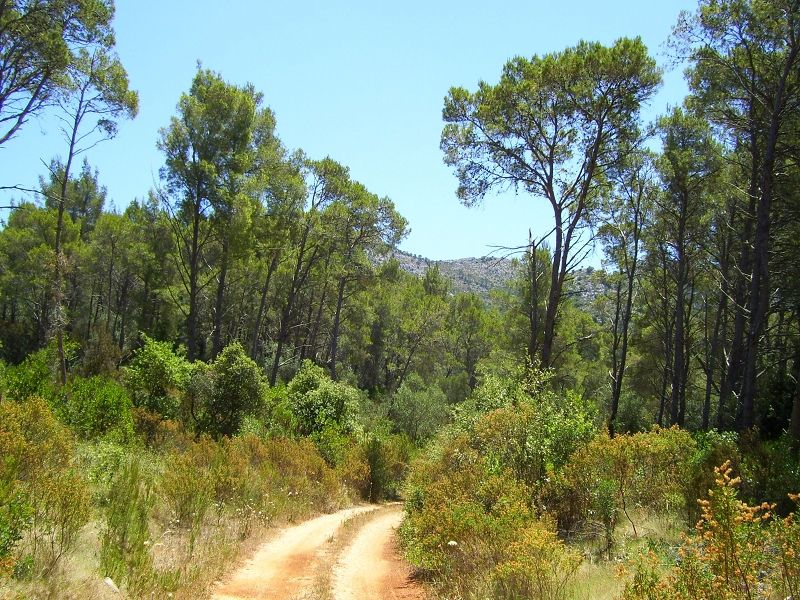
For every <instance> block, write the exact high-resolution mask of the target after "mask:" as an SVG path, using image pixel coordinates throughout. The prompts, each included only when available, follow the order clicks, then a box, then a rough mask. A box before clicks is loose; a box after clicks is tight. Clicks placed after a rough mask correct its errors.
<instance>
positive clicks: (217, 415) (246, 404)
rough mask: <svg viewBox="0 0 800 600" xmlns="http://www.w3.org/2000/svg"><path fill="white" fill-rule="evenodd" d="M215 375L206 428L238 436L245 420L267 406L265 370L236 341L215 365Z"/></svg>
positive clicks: (223, 352) (206, 409) (205, 423)
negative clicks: (263, 374) (263, 376)
mask: <svg viewBox="0 0 800 600" xmlns="http://www.w3.org/2000/svg"><path fill="white" fill-rule="evenodd" d="M211 378H212V387H211V393H210V395H209V396H208V401H207V403H206V405H205V407H204V408H205V411H204V412H205V417H204V419H203V426H204V430H205V431H207V432H208V433H210V434H211V435H214V436H219V435H227V436H230V435H234V434H235V433H236V432H238V431H239V428H240V427H241V424H242V419H243V418H244V417H245V416H246V415H252V414H253V413H255V412H256V411H257V410H258V409H260V408H261V407H262V405H263V404H262V403H263V395H264V382H263V378H262V376H261V370H260V369H259V368H258V365H256V363H255V362H253V360H252V359H250V357H249V356H247V353H245V351H244V348H243V347H242V345H241V344H240V343H239V342H234V343H232V344H230V345H228V346H226V347H225V349H224V350H223V351H222V352H221V353H220V355H219V356H218V357H217V358H216V360H215V361H214V362H213V363H212V364H211Z"/></svg>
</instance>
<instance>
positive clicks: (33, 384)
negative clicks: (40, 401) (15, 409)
mask: <svg viewBox="0 0 800 600" xmlns="http://www.w3.org/2000/svg"><path fill="white" fill-rule="evenodd" d="M55 364H56V355H55V347H53V346H48V347H47V348H43V349H41V350H39V351H38V352H34V353H33V354H29V355H28V356H27V357H26V358H25V360H24V361H22V362H21V363H20V364H18V365H15V366H7V367H6V368H5V387H6V396H7V397H8V398H9V399H10V400H18V401H21V400H26V399H27V398H29V397H30V396H39V397H40V398H44V399H45V400H47V401H48V402H49V403H50V404H51V405H53V404H55V402H54V401H55V399H56V398H57V397H58V387H57V386H56V375H55Z"/></svg>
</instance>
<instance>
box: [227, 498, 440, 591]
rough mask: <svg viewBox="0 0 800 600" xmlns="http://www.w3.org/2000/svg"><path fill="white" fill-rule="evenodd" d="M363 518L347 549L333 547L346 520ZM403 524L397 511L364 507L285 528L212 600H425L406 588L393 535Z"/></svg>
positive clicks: (408, 583) (408, 585) (405, 571)
mask: <svg viewBox="0 0 800 600" xmlns="http://www.w3.org/2000/svg"><path fill="white" fill-rule="evenodd" d="M364 513H370V514H369V515H367V516H364V517H361V518H360V519H357V520H356V521H354V524H356V523H357V525H358V526H359V529H358V530H357V531H355V532H349V533H350V535H348V536H347V543H344V544H336V543H333V542H334V541H335V538H336V535H337V533H338V532H340V531H341V530H342V525H343V524H344V523H345V522H346V521H347V520H348V519H351V518H353V517H355V516H357V515H362V514H364ZM402 518H403V514H402V509H401V507H400V506H399V505H395V506H389V507H385V508H378V507H374V506H365V507H358V508H351V509H347V510H343V511H339V512H337V513H334V514H331V515H323V516H321V517H317V518H316V519H311V520H310V521H306V522H304V523H301V524H299V525H295V526H293V527H289V528H286V529H284V530H283V531H281V532H279V533H278V535H276V536H275V538H273V539H272V540H271V541H270V542H267V543H266V544H264V545H263V546H261V548H259V550H258V551H257V552H256V554H255V555H254V556H253V558H252V559H250V560H249V561H248V562H247V563H245V564H244V565H243V566H242V567H241V568H240V569H239V570H237V571H236V572H235V573H233V574H232V575H231V576H230V577H229V578H228V579H226V580H225V581H224V582H223V583H222V584H221V585H220V586H219V587H218V588H217V589H216V590H215V593H214V594H213V596H212V598H213V599H214V600H244V599H247V600H300V599H308V600H312V599H317V598H319V599H320V600H422V599H423V598H424V597H425V596H424V594H423V592H422V590H421V589H420V587H419V586H417V585H416V584H414V583H413V582H411V580H410V569H409V567H408V565H406V564H405V563H404V562H403V561H402V559H401V558H400V556H399V553H398V550H397V547H396V542H395V535H394V534H395V529H396V528H397V526H398V525H399V524H400V521H401V520H402ZM351 535H352V537H351ZM334 553H335V555H332V554H334ZM326 570H331V572H330V573H326V572H325V571H326ZM322 575H324V576H322ZM319 582H326V586H327V585H328V584H330V589H319Z"/></svg>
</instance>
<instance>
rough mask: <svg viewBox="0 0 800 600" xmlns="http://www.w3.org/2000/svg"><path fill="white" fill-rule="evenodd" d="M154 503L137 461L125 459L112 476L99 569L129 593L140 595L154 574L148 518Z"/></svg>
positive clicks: (101, 541)
mask: <svg viewBox="0 0 800 600" xmlns="http://www.w3.org/2000/svg"><path fill="white" fill-rule="evenodd" d="M152 504H153V497H152V495H151V491H150V486H149V485H148V483H147V482H145V480H144V478H143V477H142V473H141V467H140V465H139V463H138V462H137V461H136V460H129V461H124V462H123V463H122V464H121V468H120V470H119V471H118V473H117V475H116V476H115V477H114V478H113V480H112V482H111V485H110V488H109V492H108V501H107V503H106V506H105V510H104V512H105V523H104V526H103V530H102V532H101V534H100V571H101V574H102V575H104V576H106V577H111V578H112V579H113V580H114V581H116V582H118V583H122V582H124V583H125V584H126V585H127V587H128V592H129V593H130V594H132V595H134V596H136V595H140V594H141V593H142V592H143V591H144V590H145V589H147V587H148V582H149V581H150V580H151V578H152V576H153V559H152V557H151V555H150V551H149V545H150V542H151V540H150V527H149V525H148V519H149V514H150V510H151V508H152Z"/></svg>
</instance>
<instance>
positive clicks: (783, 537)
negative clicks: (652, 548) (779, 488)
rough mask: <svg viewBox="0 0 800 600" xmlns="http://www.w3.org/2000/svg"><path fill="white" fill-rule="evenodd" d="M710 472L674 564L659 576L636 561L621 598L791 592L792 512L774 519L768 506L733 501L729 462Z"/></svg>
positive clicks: (794, 571) (724, 597)
mask: <svg viewBox="0 0 800 600" xmlns="http://www.w3.org/2000/svg"><path fill="white" fill-rule="evenodd" d="M715 473H716V481H715V483H714V487H713V488H712V489H711V490H710V491H709V494H708V498H707V499H704V500H700V501H699V504H700V509H701V517H700V520H699V521H698V523H697V526H696V532H695V535H694V536H692V537H691V538H686V540H685V542H684V544H683V546H682V547H681V549H680V561H679V564H678V566H676V567H675V568H674V569H673V570H672V571H671V572H670V573H668V574H667V575H666V576H665V577H663V578H660V579H659V578H658V576H657V575H656V574H655V570H654V569H653V568H652V566H647V565H646V564H641V563H640V564H639V565H638V567H637V569H636V573H635V574H634V577H633V579H632V581H631V582H630V583H629V584H628V586H627V588H626V592H625V596H624V598H625V599H626V600H639V599H643V598H646V599H648V600H650V599H659V600H660V599H662V598H663V599H665V600H666V599H667V598H669V599H673V598H674V599H678V600H701V599H703V600H731V599H743V600H754V599H756V598H786V597H797V593H798V591H800V589H799V588H798V584H799V583H800V577H799V575H800V561H798V557H797V554H798V547H800V546H799V545H798V543H800V527H798V524H797V522H796V520H795V516H793V515H790V516H788V517H787V518H785V519H780V518H775V516H774V514H773V511H774V508H775V507H774V505H770V504H767V503H763V504H761V505H758V506H749V505H747V504H746V503H744V502H742V501H741V500H739V497H738V492H737V487H738V485H739V484H740V479H739V478H738V477H733V472H732V469H731V467H730V463H729V462H726V463H724V464H723V465H722V466H720V467H717V468H716V469H715ZM796 499H797V497H795V500H796Z"/></svg>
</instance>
